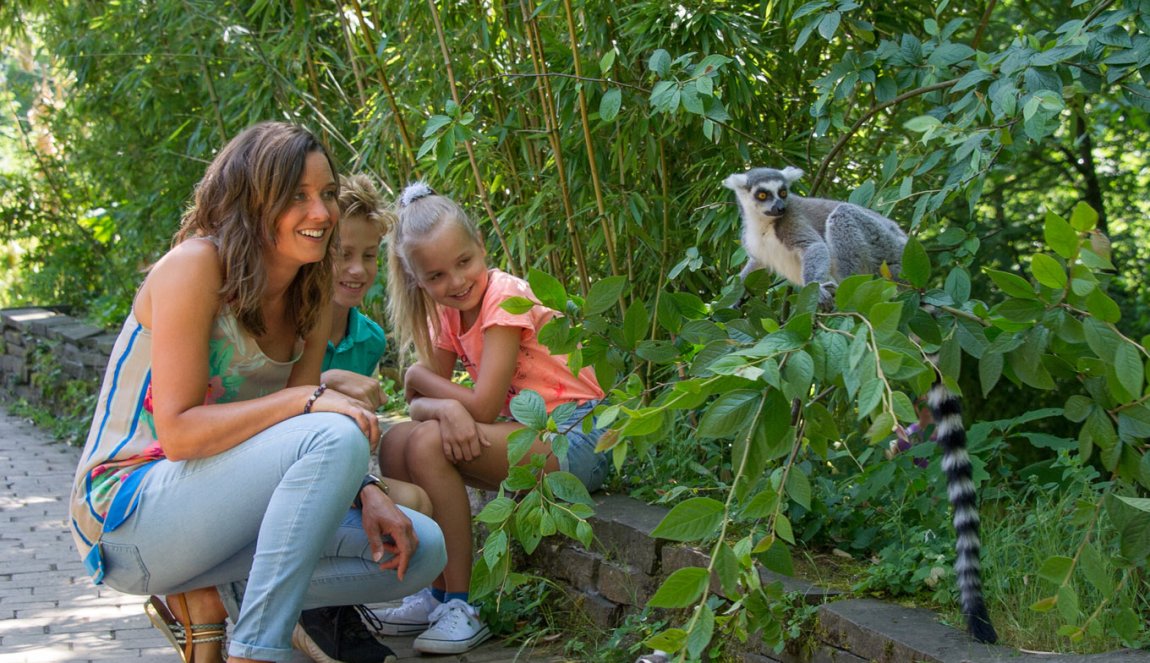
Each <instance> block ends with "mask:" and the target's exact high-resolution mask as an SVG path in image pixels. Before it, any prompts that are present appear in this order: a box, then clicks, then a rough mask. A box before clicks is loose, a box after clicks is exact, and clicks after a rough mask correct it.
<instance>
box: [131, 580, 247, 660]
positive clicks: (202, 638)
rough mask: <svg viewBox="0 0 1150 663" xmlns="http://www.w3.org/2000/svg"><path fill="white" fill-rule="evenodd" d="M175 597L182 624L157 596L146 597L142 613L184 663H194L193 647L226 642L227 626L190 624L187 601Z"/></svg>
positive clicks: (179, 596)
mask: <svg viewBox="0 0 1150 663" xmlns="http://www.w3.org/2000/svg"><path fill="white" fill-rule="evenodd" d="M176 596H177V599H176V600H177V601H179V602H180V609H181V611H182V612H183V613H184V621H183V622H182V623H181V622H179V621H176V617H175V615H173V614H172V611H171V610H169V609H168V606H167V604H165V603H164V601H163V599H161V598H160V597H158V596H150V597H148V601H147V603H145V604H144V613H145V614H147V615H148V620H149V621H151V622H152V626H155V627H156V628H157V629H159V631H160V633H163V634H164V637H165V638H167V639H168V642H170V643H172V646H173V647H175V648H176V651H177V652H178V653H179V654H180V658H181V659H182V660H183V661H184V663H194V661H195V655H194V653H193V650H194V648H195V646H196V645H202V644H207V643H209V642H225V641H226V640H227V625H226V624H192V623H190V619H189V618H188V615H189V614H190V613H189V612H188V600H187V599H186V598H184V595H183V594H177V595H176ZM188 633H191V635H192V637H190V638H189V637H188ZM221 660H223V659H221Z"/></svg>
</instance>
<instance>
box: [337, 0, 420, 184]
mask: <svg viewBox="0 0 1150 663" xmlns="http://www.w3.org/2000/svg"><path fill="white" fill-rule="evenodd" d="M351 4H352V7H354V8H355V15H356V16H358V17H359V24H360V25H361V26H362V27H363V30H362V32H363V40H364V42H365V43H366V44H367V50H368V52H369V53H371V57H372V59H373V60H374V61H375V66H376V67H377V68H378V70H379V84H380V87H382V88H383V93H384V95H386V96H387V103H388V105H389V106H390V107H391V114H392V116H393V117H394V118H395V123H396V125H397V126H398V127H399V138H400V140H401V141H402V142H403V149H404V152H405V153H406V154H407V158H408V159H409V160H410V162H411V168H412V171H414V172H415V174H416V176H418V175H419V161H418V160H417V159H416V158H415V149H414V148H413V147H412V143H411V134H410V133H409V132H408V130H407V123H406V122H404V121H403V114H402V113H400V112H399V103H398V102H396V100H395V93H394V92H393V91H392V89H391V83H390V82H389V81H388V79H387V70H386V68H385V67H384V62H383V60H382V59H381V58H380V57H378V56H377V55H376V52H375V42H374V41H373V40H372V38H371V31H370V30H368V29H367V20H366V19H364V16H363V8H362V7H360V4H359V0H351Z"/></svg>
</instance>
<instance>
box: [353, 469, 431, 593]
mask: <svg viewBox="0 0 1150 663" xmlns="http://www.w3.org/2000/svg"><path fill="white" fill-rule="evenodd" d="M359 497H360V501H361V502H362V503H363V531H364V533H365V534H367V541H368V543H369V544H370V545H371V559H372V560H373V561H375V562H376V563H378V564H379V568H381V569H395V575H396V576H398V577H399V579H400V580H403V574H404V573H406V572H407V565H408V563H409V562H410V561H411V555H412V554H413V553H414V552H415V549H416V548H418V547H419V537H417V536H416V535H415V529H414V528H413V527H412V526H411V519H410V518H408V517H407V515H406V514H405V513H403V512H402V511H400V510H399V508H398V507H397V506H395V502H392V501H391V498H390V497H388V496H387V495H384V494H383V491H382V490H379V488H377V487H376V486H373V485H368V486H364V487H363V490H361V491H359ZM388 553H390V554H391V558H389V559H388V560H386V561H380V560H382V559H383V557H384V555H385V554H388Z"/></svg>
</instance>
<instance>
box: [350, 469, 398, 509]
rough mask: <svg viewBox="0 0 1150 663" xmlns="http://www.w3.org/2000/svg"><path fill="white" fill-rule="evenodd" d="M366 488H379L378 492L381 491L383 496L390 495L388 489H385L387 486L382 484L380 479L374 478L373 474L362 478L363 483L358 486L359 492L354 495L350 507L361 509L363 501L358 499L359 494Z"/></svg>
mask: <svg viewBox="0 0 1150 663" xmlns="http://www.w3.org/2000/svg"><path fill="white" fill-rule="evenodd" d="M368 486H375V487H377V488H379V489H380V490H382V491H383V494H384V495H389V494H390V491H388V489H387V484H386V483H384V482H383V479H380V478H379V477H377V476H375V475H374V474H368V475H367V476H365V477H364V478H363V483H361V484H359V490H358V491H357V492H356V493H355V499H354V500H353V501H352V503H351V504H352V506H354V507H355V508H357V509H362V508H363V500H362V499H360V497H359V494H360V493H362V492H363V489H364V488H367V487H368Z"/></svg>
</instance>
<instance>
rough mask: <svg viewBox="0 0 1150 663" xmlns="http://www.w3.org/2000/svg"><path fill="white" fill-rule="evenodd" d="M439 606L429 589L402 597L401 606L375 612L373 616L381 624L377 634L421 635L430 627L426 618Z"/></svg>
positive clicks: (437, 600) (429, 621)
mask: <svg viewBox="0 0 1150 663" xmlns="http://www.w3.org/2000/svg"><path fill="white" fill-rule="evenodd" d="M439 605H440V602H439V599H437V598H435V597H434V596H432V595H431V589H429V588H427V587H424V588H423V589H421V590H419V591H418V592H416V593H414V594H412V595H411V596H405V597H403V605H400V606H396V607H394V608H384V609H383V610H376V611H375V616H376V617H378V618H379V621H380V622H382V623H383V625H382V626H380V627H379V630H378V632H379V633H380V634H381V635H414V634H416V633H422V632H424V631H426V630H427V627H428V626H430V625H431V620H430V619H428V618H429V617H430V616H431V613H432V611H433V610H435V609H436V608H438V607H439Z"/></svg>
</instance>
